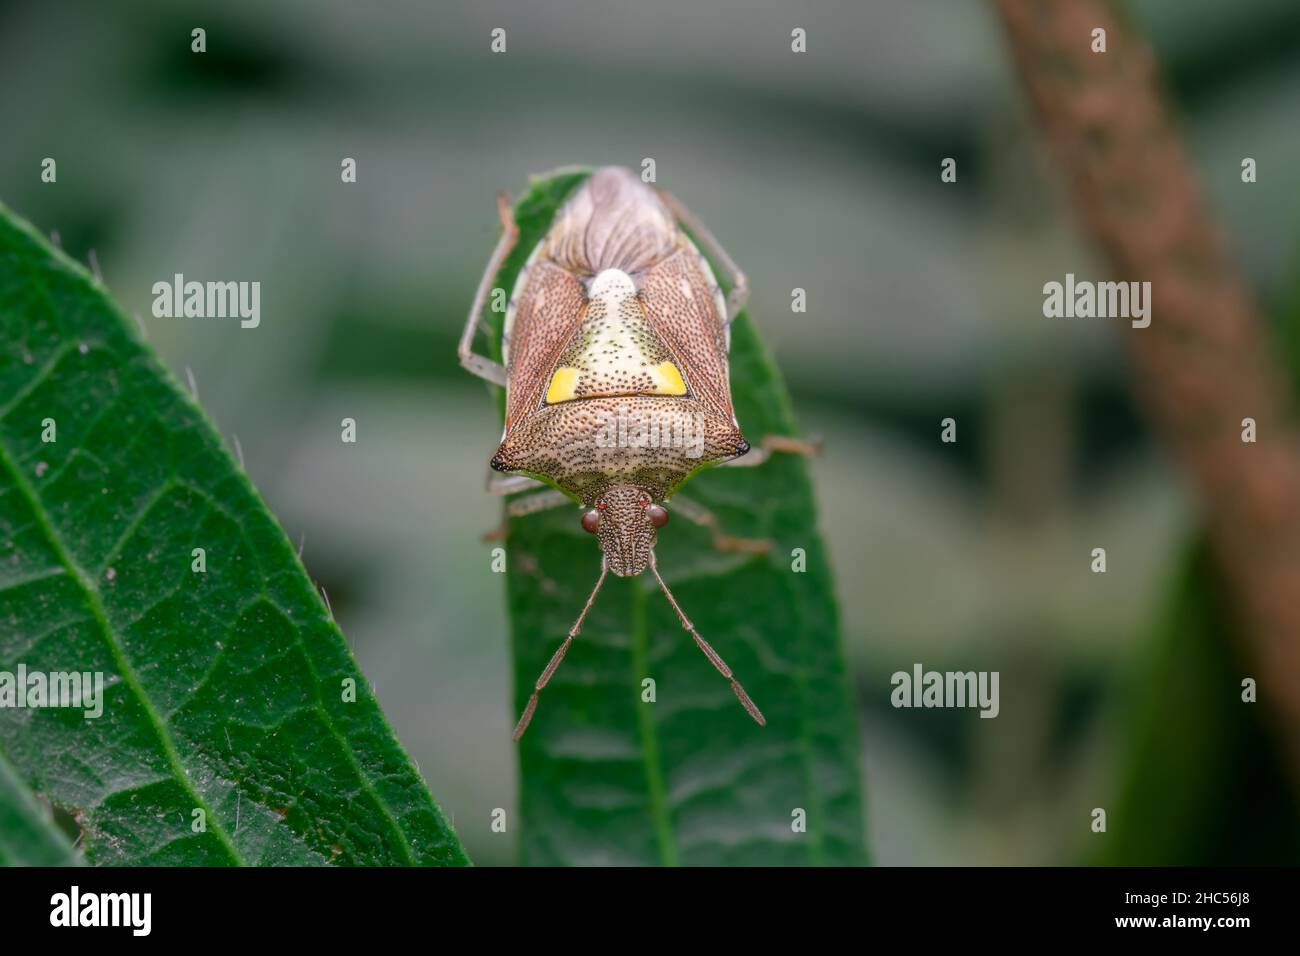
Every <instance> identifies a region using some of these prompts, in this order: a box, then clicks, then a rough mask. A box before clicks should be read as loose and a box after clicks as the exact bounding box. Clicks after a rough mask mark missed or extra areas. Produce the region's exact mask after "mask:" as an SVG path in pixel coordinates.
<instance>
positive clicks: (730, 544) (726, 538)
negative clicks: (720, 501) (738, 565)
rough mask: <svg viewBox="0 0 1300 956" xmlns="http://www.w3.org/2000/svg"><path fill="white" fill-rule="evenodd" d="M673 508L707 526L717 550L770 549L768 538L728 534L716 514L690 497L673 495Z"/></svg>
mask: <svg viewBox="0 0 1300 956" xmlns="http://www.w3.org/2000/svg"><path fill="white" fill-rule="evenodd" d="M672 506H673V510H674V511H676V512H677V513H678V514H679V515H681V516H682V517H683V518H685V519H686V520H687V521H690V522H692V523H694V524H698V525H700V526H702V527H705V528H708V529H709V533H710V534H711V535H713V546H714V547H715V548H717V549H718V550H719V551H736V552H739V553H740V554H767V553H768V552H769V551H771V550H772V541H771V540H770V539H768V538H737V537H735V536H733V535H729V534H727V533H726V532H724V531H723V530H722V528H721V527H720V526H719V523H718V518H717V515H715V514H714V513H713V512H712V511H710V510H709V509H708V508H705V507H704V506H703V505H700V504H696V503H695V502H694V501H692V500H691V499H690V498H683V497H682V496H681V495H673V500H672Z"/></svg>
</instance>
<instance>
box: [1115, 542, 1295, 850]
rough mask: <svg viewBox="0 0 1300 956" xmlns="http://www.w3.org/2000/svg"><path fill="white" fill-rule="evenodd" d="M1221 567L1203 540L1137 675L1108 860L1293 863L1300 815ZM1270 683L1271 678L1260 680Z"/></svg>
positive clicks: (1192, 552)
mask: <svg viewBox="0 0 1300 956" xmlns="http://www.w3.org/2000/svg"><path fill="white" fill-rule="evenodd" d="M1236 626H1237V625H1236V623H1235V622H1234V620H1233V615H1232V613H1231V610H1230V605H1229V603H1228V595H1227V592H1226V589H1225V587H1224V585H1223V581H1222V576H1221V573H1220V572H1219V570H1218V568H1217V567H1216V565H1215V563H1214V560H1213V558H1212V556H1211V554H1210V551H1209V547H1208V544H1207V543H1206V542H1205V541H1204V540H1199V541H1197V543H1196V544H1195V545H1194V546H1193V547H1192V548H1191V549H1190V552H1189V556H1188V558H1187V560H1186V562H1185V566H1184V568H1183V569H1182V571H1181V573H1180V574H1179V576H1178V580H1177V582H1176V584H1175V586H1174V588H1173V589H1172V591H1171V594H1170V599H1169V604H1168V609H1167V611H1166V614H1165V617H1164V620H1163V622H1162V624H1161V626H1160V629H1159V632H1158V639H1157V642H1156V644H1155V646H1154V647H1153V649H1152V654H1151V656H1150V659H1149V660H1148V661H1146V662H1145V665H1144V666H1143V667H1141V668H1140V669H1139V670H1138V672H1137V673H1136V674H1135V675H1134V679H1133V685H1132V687H1131V688H1130V694H1129V698H1130V700H1131V701H1132V703H1131V705H1130V708H1129V709H1130V713H1129V714H1128V715H1127V716H1128V718H1129V719H1127V720H1126V721H1125V723H1124V725H1125V726H1126V727H1131V728H1133V731H1132V733H1131V734H1129V735H1128V741H1129V745H1128V756H1127V760H1126V763H1125V769H1124V774H1123V777H1122V784H1121V790H1120V794H1119V798H1118V801H1117V804H1116V806H1115V808H1114V810H1113V811H1112V812H1111V813H1109V814H1108V816H1107V834H1106V837H1105V839H1104V842H1103V843H1102V848H1101V850H1100V851H1099V853H1098V854H1097V861H1098V862H1100V863H1103V864H1106V865H1110V866H1209V865H1215V866H1228V865H1260V864H1292V865H1293V864H1295V863H1296V861H1297V860H1300V819H1298V818H1297V816H1296V810H1295V800H1294V797H1293V796H1292V793H1291V789H1290V783H1289V780H1288V779H1287V775H1286V773H1285V771H1284V769H1283V766H1282V764H1281V762H1280V761H1279V759H1278V757H1279V750H1278V739H1277V737H1276V736H1275V734H1274V732H1273V728H1271V727H1269V726H1268V725H1267V723H1266V718H1267V716H1268V714H1267V710H1266V708H1267V707H1268V703H1267V702H1264V701H1261V702H1258V703H1245V702H1243V701H1242V699H1241V694H1242V686H1241V681H1242V679H1243V678H1245V677H1250V676H1255V677H1256V679H1258V676H1259V675H1257V674H1254V672H1253V671H1252V669H1251V668H1250V667H1249V666H1248V665H1247V664H1246V663H1245V662H1243V661H1242V660H1241V658H1240V654H1239V652H1238V650H1237V648H1238V647H1239V646H1240V645H1239V644H1238V643H1237V642H1235V641H1233V640H1232V634H1233V628H1234V627H1236ZM1261 683H1266V682H1261Z"/></svg>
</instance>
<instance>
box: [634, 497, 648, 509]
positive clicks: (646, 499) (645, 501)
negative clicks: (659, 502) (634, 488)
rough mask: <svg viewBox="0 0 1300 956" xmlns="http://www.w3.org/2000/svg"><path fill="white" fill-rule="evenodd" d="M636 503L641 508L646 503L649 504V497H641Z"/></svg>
mask: <svg viewBox="0 0 1300 956" xmlns="http://www.w3.org/2000/svg"><path fill="white" fill-rule="evenodd" d="M637 504H639V505H640V506H641V507H642V508H644V507H645V506H646V505H648V504H650V499H649V498H642V499H641V500H640V501H638V502H637Z"/></svg>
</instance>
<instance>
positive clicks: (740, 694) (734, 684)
mask: <svg viewBox="0 0 1300 956" xmlns="http://www.w3.org/2000/svg"><path fill="white" fill-rule="evenodd" d="M650 570H651V571H652V572H653V573H654V576H655V580H656V581H658V582H659V588H660V590H662V591H663V592H664V597H666V598H668V603H669V604H671V605H672V606H673V610H674V611H675V612H676V613H677V620H679V621H680V622H681V624H682V627H683V628H684V629H685V630H687V631H688V632H690V635H691V637H693V638H695V643H696V644H697V645H698V646H699V648H700V650H701V651H703V652H704V656H705V657H707V658H708V659H709V661H710V662H711V663H712V664H713V666H714V667H716V668H717V669H718V673H719V674H721V675H722V676H723V677H725V678H726V679H727V680H729V681H730V682H731V690H732V692H733V693H734V694H735V695H736V700H738V701H740V706H742V707H744V708H745V710H746V711H748V713H749V716H751V717H753V718H754V720H755V721H756V722H757V723H758V725H759V726H760V727H766V726H767V718H765V717H764V716H763V712H762V711H761V710H759V709H758V705H757V704H755V703H754V702H753V701H752V700H750V698H749V695H748V694H746V693H745V688H743V687H741V686H740V681H738V680H736V678H735V676H734V675H733V674H732V673H731V668H730V667H728V666H727V662H726V661H724V660H723V659H722V658H721V657H720V656H719V655H718V652H717V651H715V650H714V649H713V648H712V647H711V646H710V645H709V642H708V641H706V640H705V639H704V638H702V637H701V636H700V632H699V631H697V630H696V629H695V625H694V624H692V623H691V621H690V618H688V617H687V616H686V613H685V612H684V611H683V610H682V609H681V606H680V605H679V604H678V603H677V599H676V598H675V597H673V592H672V591H670V590H668V585H667V584H665V583H664V579H663V578H662V577H660V576H659V566H658V565H657V564H656V563H655V553H654V551H653V550H652V551H651V552H650Z"/></svg>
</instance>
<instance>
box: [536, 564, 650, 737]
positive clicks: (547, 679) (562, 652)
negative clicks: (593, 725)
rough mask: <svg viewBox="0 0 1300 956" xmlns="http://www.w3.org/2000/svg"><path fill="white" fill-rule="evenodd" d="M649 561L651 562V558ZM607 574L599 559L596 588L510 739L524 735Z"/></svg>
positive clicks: (539, 683)
mask: <svg viewBox="0 0 1300 956" xmlns="http://www.w3.org/2000/svg"><path fill="white" fill-rule="evenodd" d="M651 560H653V558H652V559H651ZM608 573H609V567H608V566H607V565H606V564H605V559H604V558H603V557H602V558H601V559H600V577H599V578H598V579H597V580H596V586H595V587H594V588H592V589H591V596H590V597H588V598H587V603H586V605H584V606H583V608H582V613H581V614H579V615H578V619H577V620H576V621H574V622H573V627H571V628H569V636H568V637H566V638H565V639H564V643H563V644H561V645H560V646H559V647H558V648H557V649H556V651H555V653H554V654H553V655H552V656H551V661H550V663H549V664H547V665H546V667H545V669H543V670H542V676H541V677H539V678H537V683H536V684H534V685H533V694H532V696H531V697H529V698H528V704H527V706H525V707H524V712H523V714H522V715H521V716H520V717H519V723H517V724H516V725H515V732H514V733H513V734H512V735H511V738H512V739H514V740H518V739H519V738H520V737H522V736H523V735H524V731H525V730H527V729H528V723H529V721H531V720H532V719H533V711H535V710H536V709H537V695H538V694H540V693H541V692H542V691H543V690H544V689H545V688H546V685H547V684H549V683H550V682H551V678H552V677H553V676H554V675H555V669H556V668H557V667H559V666H560V662H561V661H563V660H564V655H565V654H567V653H568V651H569V645H570V644H572V643H573V639H574V638H575V637H577V636H578V631H580V630H582V622H583V621H585V620H586V619H587V612H588V611H590V610H591V605H592V604H593V603H594V602H595V600H596V595H597V594H599V593H600V586H601V585H602V584H604V583H605V575H606V574H608Z"/></svg>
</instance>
